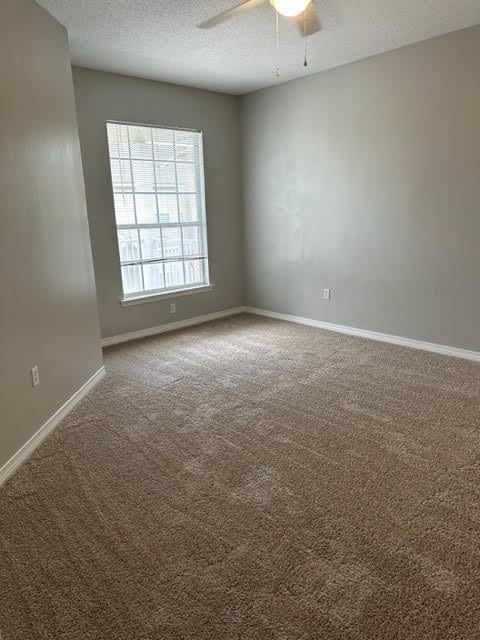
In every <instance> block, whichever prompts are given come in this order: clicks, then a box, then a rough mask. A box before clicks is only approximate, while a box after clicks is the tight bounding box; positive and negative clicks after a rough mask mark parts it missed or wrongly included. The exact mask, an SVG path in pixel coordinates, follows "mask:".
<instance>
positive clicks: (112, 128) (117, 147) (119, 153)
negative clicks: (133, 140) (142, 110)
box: [107, 122, 128, 158]
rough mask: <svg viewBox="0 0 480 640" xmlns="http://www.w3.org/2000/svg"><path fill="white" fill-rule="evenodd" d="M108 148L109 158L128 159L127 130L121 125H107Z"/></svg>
mask: <svg viewBox="0 0 480 640" xmlns="http://www.w3.org/2000/svg"><path fill="white" fill-rule="evenodd" d="M107 135H108V148H109V150H110V157H111V158H119V157H122V158H128V130H127V127H125V126H123V125H118V124H113V123H110V122H109V123H108V125H107Z"/></svg>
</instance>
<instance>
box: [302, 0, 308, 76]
mask: <svg viewBox="0 0 480 640" xmlns="http://www.w3.org/2000/svg"><path fill="white" fill-rule="evenodd" d="M303 40H304V43H305V58H304V61H303V66H304V67H308V60H307V9H305V10H304V12H303Z"/></svg>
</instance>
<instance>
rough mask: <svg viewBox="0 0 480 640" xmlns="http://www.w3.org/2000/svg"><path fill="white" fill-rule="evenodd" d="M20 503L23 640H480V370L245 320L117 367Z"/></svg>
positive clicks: (39, 459) (9, 592)
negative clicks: (479, 639)
mask: <svg viewBox="0 0 480 640" xmlns="http://www.w3.org/2000/svg"><path fill="white" fill-rule="evenodd" d="M106 364H107V369H108V377H107V378H106V379H105V380H104V381H102V382H101V383H100V385H99V386H98V387H97V388H96V389H95V390H94V391H93V392H92V394H91V395H90V396H89V397H88V398H87V399H86V400H85V401H84V402H83V403H82V404H81V406H79V407H78V408H77V409H76V410H75V411H74V413H72V414H71V415H70V416H69V417H68V418H67V419H66V420H65V422H64V423H63V425H62V426H61V427H60V428H59V429H58V430H57V431H56V432H55V433H54V435H53V436H52V437H51V438H49V439H48V440H47V441H46V442H45V443H44V444H43V445H42V446H41V447H40V449H39V450H38V451H37V452H36V453H35V454H34V456H33V457H32V458H31V459H30V461H29V462H27V463H26V464H25V465H24V466H23V467H22V469H21V470H20V471H19V472H18V473H17V474H16V475H15V476H14V478H13V479H12V480H11V481H10V482H8V483H7V484H6V485H5V486H4V487H3V489H1V490H0V513H1V518H0V551H1V558H0V599H1V601H0V630H1V637H2V640H18V639H21V640H24V639H28V640H37V639H38V640H40V639H41V640H47V639H48V640H50V639H55V640H60V639H68V640H85V639H88V640H92V639H94V640H173V639H175V640H177V639H178V640H179V639H182V640H200V639H201V640H207V639H208V640H240V639H241V640H254V639H255V640H256V639H258V640H270V639H272V640H273V639H275V640H309V639H312V640H313V639H318V640H372V639H379V640H380V639H381V640H399V639H407V638H408V639H409V640H457V639H458V640H473V639H478V638H479V637H480V412H479V398H480V377H479V373H480V368H479V367H478V365H475V364H473V363H468V362H464V361H461V360H456V359H454V358H447V357H441V356H435V355H431V354H427V353H422V352H418V351H412V350H408V349H403V348H400V347H394V346H391V345H384V344H380V343H374V342H370V341H367V340H360V339H357V338H350V337H346V336H341V335H337V334H334V333H328V332H324V331H320V330H318V329H314V328H308V327H302V326H298V325H294V324H287V323H283V322H275V321H272V320H264V319H259V318H254V317H252V316H247V315H245V316H239V317H235V318H231V319H228V320H223V321H219V322H215V323H211V324H209V325H204V326H201V327H197V328H194V329H190V330H186V331H182V332H178V333H175V334H168V335H165V336H163V337H157V338H150V339H147V340H143V341H139V342H135V343H130V344H128V345H124V346H120V347H116V348H112V349H110V350H109V351H107V353H106Z"/></svg>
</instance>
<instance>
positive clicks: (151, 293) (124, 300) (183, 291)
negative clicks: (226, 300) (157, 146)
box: [105, 119, 214, 306]
mask: <svg viewBox="0 0 480 640" xmlns="http://www.w3.org/2000/svg"><path fill="white" fill-rule="evenodd" d="M109 125H123V126H126V127H144V128H146V129H148V130H152V129H162V130H170V131H174V132H175V131H178V132H181V133H196V134H198V174H197V181H198V191H195V192H192V193H190V192H189V195H195V196H196V200H197V206H198V218H199V219H198V220H197V221H196V222H183V221H181V220H180V206H179V196H180V195H183V192H179V191H178V178H177V163H180V164H182V162H183V161H181V160H180V161H178V160H177V158H176V155H175V145H174V160H171V161H165V162H173V163H174V165H175V181H176V185H175V186H176V190H175V191H165V192H161V191H155V192H148V193H149V194H150V193H152V194H153V195H155V196H157V195H158V194H162V193H165V194H168V195H175V196H176V197H177V212H178V221H177V222H163V223H162V222H160V220H159V218H158V213H159V211H158V203H157V222H156V223H141V224H138V223H136V224H118V222H117V215H116V210H115V196H116V195H117V194H118V195H121V194H122V193H129V192H122V191H115V188H114V177H113V171H112V160H119V161H122V160H127V161H128V162H130V165H131V163H132V160H134V159H135V158H132V155H131V148H130V138H129V143H128V144H129V157H128V158H126V157H125V158H124V157H123V156H118V157H115V156H113V157H112V156H111V150H110V144H109V139H108V126H109ZM127 131H129V130H128V129H127ZM105 133H106V145H107V157H108V165H109V173H110V187H111V197H112V207H113V211H114V222H115V238H116V245H117V250H118V266H119V272H120V281H121V285H122V296H121V298H120V303H121V304H122V306H130V305H135V304H141V303H143V302H154V301H156V300H162V299H165V298H172V297H178V296H184V295H191V294H194V293H204V292H207V291H211V290H212V289H213V286H214V285H213V282H212V275H211V269H210V259H209V250H208V220H207V217H208V216H207V204H206V195H205V155H204V145H203V130H202V129H192V128H187V127H174V126H170V125H159V124H145V123H140V122H128V121H124V120H113V119H109V120H107V121H106V124H105ZM140 159H141V160H146V161H147V162H150V160H149V159H145V158H140ZM151 162H152V164H153V167H154V175H156V174H155V162H156V160H155V156H154V155H153V147H152V160H151ZM158 162H162V160H158ZM185 164H188V161H185ZM192 164H196V161H195V160H194V161H193V163H192ZM131 172H132V173H131V178H132V191H131V195H132V196H133V201H134V202H135V198H134V196H135V194H139V195H141V194H142V192H141V191H136V189H135V183H134V177H133V170H132V168H131ZM155 181H156V178H155ZM185 194H186V192H185ZM155 200H156V202H157V198H155ZM134 210H135V220H136V219H137V218H136V208H135V204H134ZM168 227H171V228H179V229H180V233H181V235H182V250H183V229H184V228H185V227H196V228H198V229H199V235H200V237H201V249H202V251H201V255H192V256H188V255H186V254H185V253H182V254H181V255H179V256H178V257H171V258H170V259H169V258H165V256H162V258H151V259H148V258H147V259H142V258H141V257H140V258H139V259H138V260H128V261H122V259H121V253H120V243H119V237H118V236H119V234H118V232H119V231H121V230H131V229H134V230H138V232H139V245H140V230H141V229H159V230H160V233H161V239H162V240H161V241H162V246H163V229H164V228H168ZM140 250H141V249H140ZM162 253H163V251H162ZM189 260H192V261H193V260H201V261H202V263H203V266H202V270H203V282H201V283H198V284H184V286H181V287H179V286H178V285H175V286H170V287H163V288H161V289H145V284H144V281H143V279H144V276H143V269H142V270H141V271H142V283H143V286H144V288H143V289H142V290H139V291H135V292H132V293H125V290H124V284H123V276H122V267H124V266H131V265H139V266H140V267H142V265H144V264H156V263H162V264H163V265H165V264H166V263H167V262H182V264H183V271H184V282H185V262H187V261H189ZM163 273H164V278H165V268H164V269H163Z"/></svg>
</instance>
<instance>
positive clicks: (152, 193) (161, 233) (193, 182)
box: [107, 122, 209, 299]
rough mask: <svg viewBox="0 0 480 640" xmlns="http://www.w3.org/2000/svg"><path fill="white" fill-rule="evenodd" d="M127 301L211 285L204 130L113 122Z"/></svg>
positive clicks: (112, 162) (113, 156)
mask: <svg viewBox="0 0 480 640" xmlns="http://www.w3.org/2000/svg"><path fill="white" fill-rule="evenodd" d="M107 134H108V147H109V153H110V168H111V173H112V186H113V198H114V206H115V217H116V223H117V237H118V248H119V252H120V266H121V270H122V283H123V294H124V299H128V298H138V297H141V296H143V295H154V294H155V293H158V294H161V293H168V292H172V291H177V290H185V289H193V288H195V287H202V286H206V285H208V284H209V275H208V274H209V271H208V253H207V234H206V217H205V196H204V178H203V149H202V134H201V132H199V131H184V130H178V129H166V128H160V127H147V126H143V125H134V124H123V123H117V122H108V123H107Z"/></svg>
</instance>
